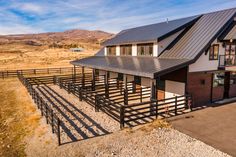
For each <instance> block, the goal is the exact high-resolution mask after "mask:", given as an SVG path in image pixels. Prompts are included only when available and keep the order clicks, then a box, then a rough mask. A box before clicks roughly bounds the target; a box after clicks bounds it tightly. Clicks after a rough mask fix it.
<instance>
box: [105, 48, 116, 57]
mask: <svg viewBox="0 0 236 157" xmlns="http://www.w3.org/2000/svg"><path fill="white" fill-rule="evenodd" d="M107 55H108V56H115V55H116V46H108V47H107Z"/></svg>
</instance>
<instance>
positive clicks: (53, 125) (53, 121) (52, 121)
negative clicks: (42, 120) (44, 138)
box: [51, 109, 54, 133]
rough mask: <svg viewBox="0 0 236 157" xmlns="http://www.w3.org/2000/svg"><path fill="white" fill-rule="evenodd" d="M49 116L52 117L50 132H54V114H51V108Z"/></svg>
mask: <svg viewBox="0 0 236 157" xmlns="http://www.w3.org/2000/svg"><path fill="white" fill-rule="evenodd" d="M51 118H52V121H51V123H52V124H51V126H52V133H54V116H53V110H52V109H51Z"/></svg>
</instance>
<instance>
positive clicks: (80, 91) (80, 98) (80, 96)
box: [79, 87, 83, 101]
mask: <svg viewBox="0 0 236 157" xmlns="http://www.w3.org/2000/svg"><path fill="white" fill-rule="evenodd" d="M79 101H83V98H82V90H81V88H80V87H79Z"/></svg>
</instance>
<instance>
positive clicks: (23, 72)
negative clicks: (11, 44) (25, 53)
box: [0, 67, 81, 79]
mask: <svg viewBox="0 0 236 157" xmlns="http://www.w3.org/2000/svg"><path fill="white" fill-rule="evenodd" d="M73 72H74V67H61V68H42V69H22V70H5V71H0V78H1V79H5V78H10V77H17V76H18V75H19V74H20V75H46V74H68V73H70V74H72V73H73ZM76 72H77V73H80V72H81V69H78V68H77V69H76Z"/></svg>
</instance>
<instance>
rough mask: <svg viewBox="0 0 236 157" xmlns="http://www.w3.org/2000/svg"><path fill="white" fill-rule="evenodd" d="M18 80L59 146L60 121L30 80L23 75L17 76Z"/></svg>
mask: <svg viewBox="0 0 236 157" xmlns="http://www.w3.org/2000/svg"><path fill="white" fill-rule="evenodd" d="M18 78H19V80H20V81H21V82H22V84H23V85H24V86H25V87H26V89H27V90H28V92H29V94H30V95H31V97H32V99H33V100H34V103H35V104H36V105H37V107H38V109H39V110H40V111H41V115H42V116H44V117H45V118H46V122H47V124H49V125H50V126H51V128H52V133H55V134H56V135H57V139H58V145H61V130H60V129H61V126H62V123H63V122H62V121H61V120H60V119H59V118H58V116H57V114H56V113H55V112H54V111H53V109H52V108H51V107H50V106H49V105H48V103H47V101H45V100H44V99H43V98H42V97H41V96H40V94H39V93H38V92H37V91H36V90H35V89H34V88H33V85H34V84H33V83H32V82H31V79H27V78H24V76H23V75H19V76H18Z"/></svg>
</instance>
